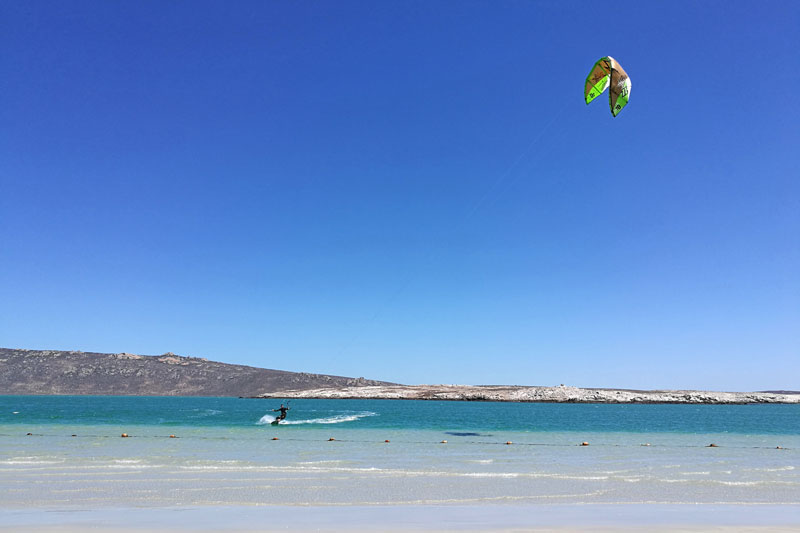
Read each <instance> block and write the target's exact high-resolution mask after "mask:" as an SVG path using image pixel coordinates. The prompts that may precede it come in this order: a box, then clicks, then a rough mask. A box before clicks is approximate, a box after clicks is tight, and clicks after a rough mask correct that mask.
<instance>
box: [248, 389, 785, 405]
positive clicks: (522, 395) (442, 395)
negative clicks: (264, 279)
mask: <svg viewBox="0 0 800 533" xmlns="http://www.w3.org/2000/svg"><path fill="white" fill-rule="evenodd" d="M260 397H263V398H269V397H277V395H272V394H270V393H266V394H263V395H260ZM281 397H284V398H347V399H361V398H368V399H393V400H459V401H491V402H550V403H696V404H751V403H800V395H798V394H797V393H796V392H793V391H783V392H782V393H775V392H713V391H692V390H657V391H644V390H627V389H619V390H617V389H584V388H579V387H565V386H564V385H561V386H559V387H522V386H513V385H366V386H359V385H356V386H353V387H343V388H320V389H305V390H298V391H283V392H282V394H281Z"/></svg>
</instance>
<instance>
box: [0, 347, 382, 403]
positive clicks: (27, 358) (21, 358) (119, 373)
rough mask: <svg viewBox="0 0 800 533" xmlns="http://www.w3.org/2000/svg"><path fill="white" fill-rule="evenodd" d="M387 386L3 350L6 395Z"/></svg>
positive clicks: (156, 359) (170, 358)
mask: <svg viewBox="0 0 800 533" xmlns="http://www.w3.org/2000/svg"><path fill="white" fill-rule="evenodd" d="M386 384H387V383H384V382H380V381H373V380H368V379H364V378H356V379H354V378H347V377H341V376H327V375H322V374H307V373H304V372H300V373H298V372H286V371H282V370H268V369H265V368H254V367H250V366H242V365H230V364H226V363H218V362H215V361H209V360H207V359H202V358H198V357H182V356H179V355H175V354H173V353H165V354H163V355H156V356H153V355H135V354H129V353H116V354H110V353H92V352H65V351H55V350H16V349H10V348H0V394H111V395H125V394H129V395H137V396H257V395H260V394H265V393H277V392H280V391H283V390H289V389H291V390H304V389H318V388H328V387H334V388H342V387H353V386H361V385H386Z"/></svg>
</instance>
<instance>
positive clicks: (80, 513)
mask: <svg viewBox="0 0 800 533" xmlns="http://www.w3.org/2000/svg"><path fill="white" fill-rule="evenodd" d="M143 510H144V509H142V508H138V507H137V508H133V507H131V508H111V509H84V510H76V511H65V510H50V511H44V510H42V509H30V510H0V522H2V523H3V526H0V532H3V533H6V532H9V533H10V532H11V531H18V532H27V533H55V532H59V533H72V532H78V531H86V530H91V531H95V532H107V533H122V532H142V531H208V532H211V531H233V532H238V533H246V532H248V533H249V532H255V531H282V530H287V529H290V530H292V531H419V532H429V531H558V532H577V531H609V532H610V531H623V532H630V533H633V532H637V533H638V532H645V531H649V532H659V531H682V532H690V531H691V532H695V531H696V532H701V531H703V532H707V531H718V532H728V531H731V532H732V531H753V532H756V531H758V532H766V531H772V532H784V531H786V532H788V531H798V528H800V506H798V505H775V504H761V505H759V504H735V505H732V504H654V503H644V504H582V505H568V504H567V505H557V504H556V505H553V504H548V505H535V504H534V505H530V504H519V505H517V504H476V505H452V506H449V505H375V506H363V505H360V506H349V505H340V506H314V505H290V506H287V505H264V506H203V507H156V508H147V509H146V512H142V511H143Z"/></svg>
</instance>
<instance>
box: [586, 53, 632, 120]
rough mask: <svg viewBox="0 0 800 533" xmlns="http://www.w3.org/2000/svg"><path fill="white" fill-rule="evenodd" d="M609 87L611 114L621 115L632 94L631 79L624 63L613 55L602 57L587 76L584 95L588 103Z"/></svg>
mask: <svg viewBox="0 0 800 533" xmlns="http://www.w3.org/2000/svg"><path fill="white" fill-rule="evenodd" d="M606 89H608V100H609V104H610V105H611V114H612V115H614V116H615V117H616V116H617V115H619V112H620V111H622V108H623V107H625V105H626V104H627V103H628V98H630V95H631V80H630V78H628V74H627V73H626V72H625V69H623V68H622V65H620V64H619V63H617V60H616V59H614V58H613V57H611V56H607V57H601V58H600V59H599V60H598V61H597V63H595V64H594V66H593V67H592V70H591V71H590V72H589V75H588V76H587V77H586V86H585V87H584V89H583V96H584V98H585V99H586V103H587V104H588V103H589V102H591V101H592V100H594V99H595V98H597V97H598V96H600V95H601V94H602V93H603V91H605V90H606Z"/></svg>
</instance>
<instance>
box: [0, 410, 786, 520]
mask: <svg viewBox="0 0 800 533" xmlns="http://www.w3.org/2000/svg"><path fill="white" fill-rule="evenodd" d="M291 406H292V407H291V410H290V411H289V415H290V416H289V419H288V420H286V421H285V424H280V425H277V426H275V425H272V424H271V422H273V421H274V420H275V412H274V411H272V410H271V409H272V407H273V406H271V405H265V402H263V401H253V400H237V399H230V398H139V397H129V398H111V397H93V398H86V397H60V398H45V397H20V396H17V397H0V494H3V498H2V499H0V532H3V533H4V532H11V531H14V532H19V531H23V532H30V533H54V532H61V533H63V532H73V531H74V532H77V531H81V532H83V531H94V532H103V531H107V532H115V533H116V532H120V533H121V532H125V531H131V532H141V531H238V532H250V531H282V530H291V531H648V532H652V531H800V468H798V464H800V461H799V460H798V459H799V458H800V435H798V434H797V433H798V428H797V424H796V420H797V416H798V414H800V412H799V411H798V409H800V406H798V405H759V406H743V405H733V406H724V405H717V406H687V405H668V406H658V405H587V404H582V405H581V404H576V405H563V404H510V403H497V404H489V403H485V402H484V403H466V402H428V401H418V402H403V401H390V400H382V401H374V400H373V401H367V400H298V401H293V402H292V403H291ZM712 444H713V446H712Z"/></svg>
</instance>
